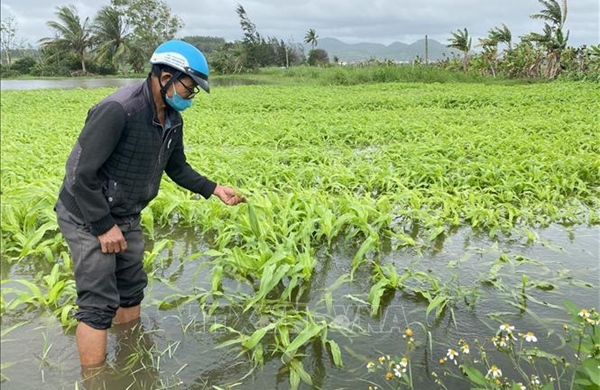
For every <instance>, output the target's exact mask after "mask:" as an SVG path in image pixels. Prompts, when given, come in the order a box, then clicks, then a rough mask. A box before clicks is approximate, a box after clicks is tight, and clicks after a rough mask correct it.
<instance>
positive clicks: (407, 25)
mask: <svg viewBox="0 0 600 390" xmlns="http://www.w3.org/2000/svg"><path fill="white" fill-rule="evenodd" d="M165 2H166V3H167V4H168V5H169V7H170V8H171V11H172V13H173V14H175V15H177V16H179V17H180V18H181V19H182V20H183V23H184V27H183V29H181V30H180V31H179V33H178V35H177V37H178V38H181V37H184V36H186V35H203V36H215V37H222V38H225V39H226V40H227V41H234V40H239V39H241V38H242V30H241V28H240V24H239V18H238V16H237V14H236V12H235V10H236V7H237V5H238V4H241V5H242V6H243V7H244V9H245V10H246V13H247V15H248V17H249V18H250V20H251V21H252V22H253V23H254V24H255V25H256V27H257V30H258V32H259V33H260V34H261V35H262V36H264V37H276V38H278V39H283V40H284V41H285V42H302V41H303V40H304V36H305V35H306V32H307V31H308V30H309V29H314V30H315V31H316V33H317V36H318V37H319V38H320V39H322V38H337V39H339V40H341V41H343V42H345V43H358V42H371V43H381V44H384V45H389V44H391V43H393V42H403V43H408V44H410V43H413V42H415V41H417V40H419V39H422V38H424V37H425V35H427V36H428V37H429V38H430V39H435V40H437V41H439V42H441V43H443V44H447V43H448V39H449V38H450V37H451V32H453V31H456V30H458V29H461V30H462V29H464V28H466V29H467V30H468V31H469V34H470V36H471V37H473V46H475V45H476V44H477V43H478V42H479V41H478V39H479V38H483V37H485V36H487V35H488V31H489V30H490V29H491V28H494V27H501V26H502V24H506V25H507V26H508V28H509V29H510V31H511V32H512V36H513V42H518V41H519V37H520V36H522V35H525V34H527V33H529V32H542V29H543V24H544V22H543V21H542V20H534V19H531V18H530V15H532V14H535V13H538V12H539V11H540V10H542V9H543V8H544V7H543V5H542V4H540V2H539V0H503V1H498V0H418V1H415V0H363V1H358V0H304V1H301V0H248V1H246V0H168V1H165ZM559 3H562V0H559ZM0 4H1V18H2V20H3V21H4V20H6V18H7V17H8V16H13V17H14V18H15V21H16V24H17V39H20V40H22V41H23V42H26V43H29V44H31V45H33V46H34V47H35V46H37V42H38V41H39V39H41V38H44V37H50V36H52V32H51V30H50V29H49V28H48V27H47V26H46V22H48V21H50V20H57V17H56V8H57V7H58V6H64V5H70V4H71V5H74V6H75V7H76V8H77V10H78V11H79V15H80V16H81V18H82V19H83V18H85V17H90V19H93V17H94V15H95V14H96V12H97V11H98V9H99V8H100V7H102V6H104V5H109V4H110V0H87V1H74V0H58V1H57V0H2V1H1V3H0ZM565 29H566V30H569V31H570V36H569V45H571V46H581V45H584V44H585V45H588V46H589V45H592V44H595V45H597V44H599V43H600V0H570V1H569V2H568V13H567V21H566V24H565Z"/></svg>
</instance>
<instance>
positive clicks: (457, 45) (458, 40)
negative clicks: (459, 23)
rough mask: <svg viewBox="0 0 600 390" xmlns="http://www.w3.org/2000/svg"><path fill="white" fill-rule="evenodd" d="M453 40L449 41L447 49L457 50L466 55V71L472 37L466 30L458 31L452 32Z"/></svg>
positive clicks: (464, 67) (464, 66)
mask: <svg viewBox="0 0 600 390" xmlns="http://www.w3.org/2000/svg"><path fill="white" fill-rule="evenodd" d="M451 34H452V38H450V39H448V41H449V42H450V44H448V45H446V47H451V48H453V49H456V50H460V51H462V52H463V54H464V63H463V69H464V70H465V71H466V70H467V67H468V65H469V51H470V50H471V37H470V36H469V32H468V31H467V29H466V28H465V29H464V30H462V31H461V30H456V32H452V33H451Z"/></svg>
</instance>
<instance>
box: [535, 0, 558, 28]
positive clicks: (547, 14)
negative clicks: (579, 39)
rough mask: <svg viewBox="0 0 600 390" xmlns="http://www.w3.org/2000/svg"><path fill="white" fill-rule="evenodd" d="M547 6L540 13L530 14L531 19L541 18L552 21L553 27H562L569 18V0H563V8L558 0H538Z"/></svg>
mask: <svg viewBox="0 0 600 390" xmlns="http://www.w3.org/2000/svg"><path fill="white" fill-rule="evenodd" d="M538 1H539V2H540V3H541V4H543V5H544V7H546V8H545V9H543V10H541V11H540V13H538V14H533V15H530V18H531V19H541V20H545V21H547V22H551V23H552V27H554V28H557V29H558V28H560V29H562V28H563V26H564V25H565V21H566V20H567V0H562V8H561V6H560V4H558V1H556V0H538Z"/></svg>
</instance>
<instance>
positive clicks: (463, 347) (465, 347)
mask: <svg viewBox="0 0 600 390" xmlns="http://www.w3.org/2000/svg"><path fill="white" fill-rule="evenodd" d="M460 350H461V351H462V353H464V354H465V355H468V354H469V352H470V351H471V350H470V349H469V344H467V343H464V344H463V345H461V346H460Z"/></svg>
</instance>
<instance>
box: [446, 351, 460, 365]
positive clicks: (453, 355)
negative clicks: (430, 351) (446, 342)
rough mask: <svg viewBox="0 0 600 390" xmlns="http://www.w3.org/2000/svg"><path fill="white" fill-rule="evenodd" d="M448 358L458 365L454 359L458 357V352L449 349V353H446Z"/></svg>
mask: <svg viewBox="0 0 600 390" xmlns="http://www.w3.org/2000/svg"><path fill="white" fill-rule="evenodd" d="M446 356H448V359H450V360H452V361H453V362H454V364H457V363H456V360H455V359H454V358H455V357H458V352H456V351H455V350H454V349H452V348H450V349H448V353H446Z"/></svg>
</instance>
